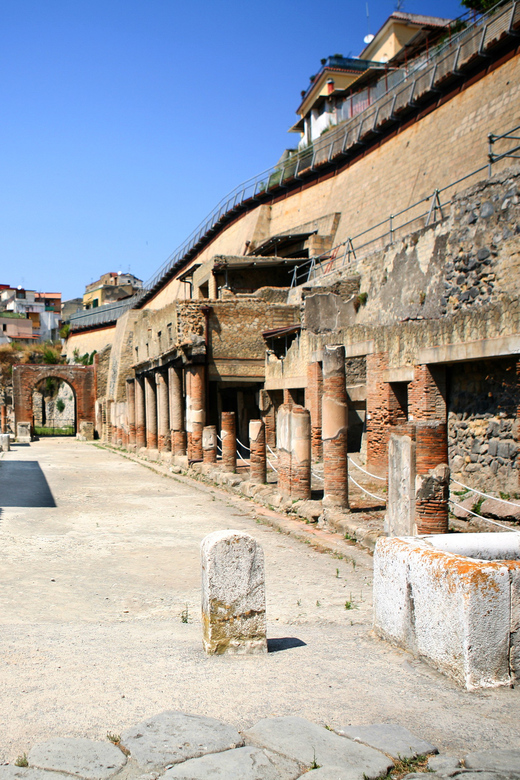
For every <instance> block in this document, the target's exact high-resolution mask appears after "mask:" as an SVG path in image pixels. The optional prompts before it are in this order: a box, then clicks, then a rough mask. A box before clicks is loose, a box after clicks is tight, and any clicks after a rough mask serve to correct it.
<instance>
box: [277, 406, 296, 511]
mask: <svg viewBox="0 0 520 780" xmlns="http://www.w3.org/2000/svg"><path fill="white" fill-rule="evenodd" d="M291 408H292V407H291V405H290V404H282V405H281V406H279V407H278V414H277V416H276V448H277V452H278V492H279V493H280V494H281V495H282V496H290V495H291Z"/></svg>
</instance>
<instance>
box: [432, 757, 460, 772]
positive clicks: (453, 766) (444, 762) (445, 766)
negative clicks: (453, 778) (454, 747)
mask: <svg viewBox="0 0 520 780" xmlns="http://www.w3.org/2000/svg"><path fill="white" fill-rule="evenodd" d="M428 769H429V770H430V772H438V773H439V774H440V775H447V774H448V773H452V772H456V771H457V769H460V761H459V759H458V758H452V756H432V757H431V758H430V759H429V760H428Z"/></svg>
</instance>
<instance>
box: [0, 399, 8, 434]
mask: <svg viewBox="0 0 520 780" xmlns="http://www.w3.org/2000/svg"><path fill="white" fill-rule="evenodd" d="M6 419H7V412H6V407H5V404H2V405H1V406H0V433H5V432H6Z"/></svg>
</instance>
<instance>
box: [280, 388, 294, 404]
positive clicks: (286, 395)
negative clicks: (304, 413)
mask: <svg viewBox="0 0 520 780" xmlns="http://www.w3.org/2000/svg"><path fill="white" fill-rule="evenodd" d="M283 402H284V404H286V405H288V406H292V405H293V404H294V403H295V400H294V396H293V393H292V390H291V388H290V387H285V388H284V391H283Z"/></svg>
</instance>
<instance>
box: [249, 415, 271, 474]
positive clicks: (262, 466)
mask: <svg viewBox="0 0 520 780" xmlns="http://www.w3.org/2000/svg"><path fill="white" fill-rule="evenodd" d="M249 449H250V459H249V465H250V476H249V478H250V480H251V482H255V483H256V484H259V485H264V484H265V483H266V482H267V460H266V447H265V425H264V423H263V422H262V420H251V421H250V422H249Z"/></svg>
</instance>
